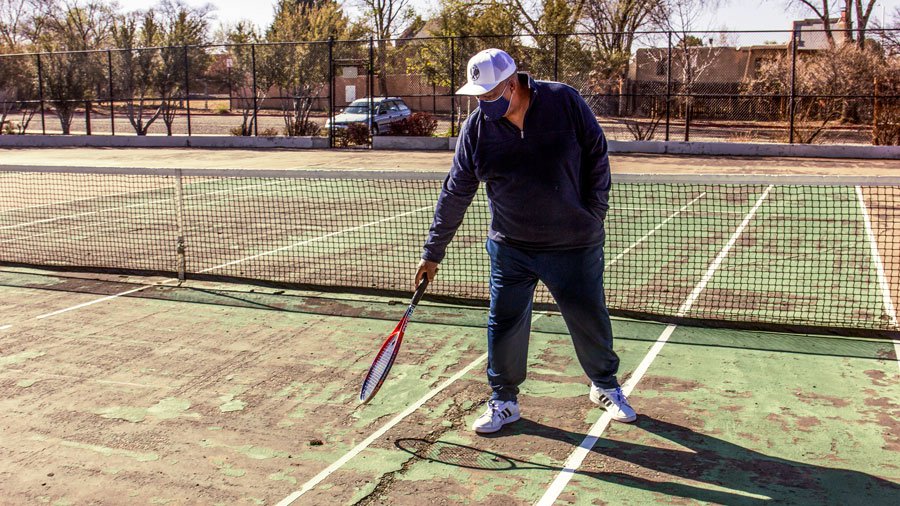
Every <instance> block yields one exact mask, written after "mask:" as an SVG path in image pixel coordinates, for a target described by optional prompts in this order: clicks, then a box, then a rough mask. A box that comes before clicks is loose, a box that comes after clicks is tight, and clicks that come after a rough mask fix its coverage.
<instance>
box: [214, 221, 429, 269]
mask: <svg viewBox="0 0 900 506" xmlns="http://www.w3.org/2000/svg"><path fill="white" fill-rule="evenodd" d="M426 209H433V207H432V206H425V207H420V208H418V209H413V210H412V211H407V212H405V213H400V214H395V215H394V216H390V217H388V218H382V219H380V220H376V221H371V222H369V223H366V224H365V225H359V226H356V227H350V228H345V229H343V230H338V231H336V232H331V233H328V234H325V235H321V236H319V237H316V238H313V239H307V240H305V241H300V242H296V243H294V244H289V245H287V246H282V247H280V248H276V249H273V250H270V251H266V252H264V253H258V254H256V255H250V256H248V257H244V258H241V259H239V260H232V261H230V262H225V263H224V264H220V265H216V266H215V267H207V268H206V269H202V270H199V271H197V274H203V273H205V272H209V271H214V270H216V269H222V268H223V267H228V266H229V265H234V264H239V263H241V262H246V261H247V260H253V259H256V258H259V257H264V256H267V255H272V254H275V253H278V252H279V251H284V250H287V249H291V248H296V247H297V246H304V245H306V244H309V243H312V242H317V241H321V240H324V239H328V238H329V237H334V236H336V235H340V234H345V233H347V232H355V231H357V230H361V229H364V228H366V227H371V226H373V225H377V224H379V223H384V222H386V221H391V220H396V219H397V218H402V217H403V216H409V215H410V214H415V213H418V212H422V211H424V210H426Z"/></svg>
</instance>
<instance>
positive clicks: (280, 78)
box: [266, 0, 350, 136]
mask: <svg viewBox="0 0 900 506" xmlns="http://www.w3.org/2000/svg"><path fill="white" fill-rule="evenodd" d="M349 24H350V23H349V20H348V19H347V18H346V17H345V15H344V13H343V12H342V11H341V9H340V6H339V5H338V4H337V3H336V2H334V1H333V0H316V1H310V2H309V3H298V2H296V0H282V1H281V2H280V3H279V4H278V6H277V7H276V10H275V19H274V20H273V21H272V25H271V26H269V29H268V31H267V35H266V39H267V40H268V41H269V42H286V43H287V42H292V41H321V40H324V39H327V38H328V37H335V38H338V39H340V38H342V37H344V36H345V35H346V34H347V30H348V27H349ZM273 50H274V54H272V55H271V56H272V57H273V58H275V59H276V60H277V61H280V62H281V67H282V69H283V72H279V73H278V74H277V85H278V87H279V89H280V95H281V102H282V108H281V110H282V113H283V114H282V118H283V119H284V133H285V135H288V136H298V135H316V134H318V133H319V130H320V128H319V125H318V124H317V123H315V122H313V121H311V120H310V115H311V113H312V106H313V102H314V98H315V97H316V96H318V95H319V93H320V92H321V90H322V89H323V88H324V87H325V86H326V84H327V83H328V46H326V45H325V44H323V43H312V44H283V45H278V46H275V47H274V48H273Z"/></svg>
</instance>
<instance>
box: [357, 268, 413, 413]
mask: <svg viewBox="0 0 900 506" xmlns="http://www.w3.org/2000/svg"><path fill="white" fill-rule="evenodd" d="M426 287H428V276H422V281H420V282H419V286H418V287H417V288H416V293H415V294H413V298H412V302H410V303H409V307H408V308H407V309H406V314H404V315H403V318H401V319H400V323H398V324H397V326H396V327H394V331H393V332H391V335H389V336H388V337H387V339H385V340H384V344H382V345H381V349H380V350H378V355H375V361H374V362H372V367H370V368H369V372H368V373H366V379H365V380H363V384H362V390H360V392H359V401H360V402H361V403H363V404H365V403H367V402H369V401H370V400H372V397H375V394H376V393H378V389H379V388H381V384H382V383H384V379H385V378H387V375H388V373H389V372H390V371H391V366H392V365H394V359H395V358H397V353H398V352H399V351H400V343H402V342H403V332H404V331H406V325H407V324H408V323H409V319H410V317H411V316H412V314H413V311H415V310H416V305H417V304H418V303H419V301H420V300H422V295H424V294H425V288H426Z"/></svg>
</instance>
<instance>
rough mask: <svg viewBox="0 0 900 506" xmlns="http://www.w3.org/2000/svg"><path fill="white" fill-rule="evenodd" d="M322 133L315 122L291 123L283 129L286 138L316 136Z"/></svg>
mask: <svg viewBox="0 0 900 506" xmlns="http://www.w3.org/2000/svg"><path fill="white" fill-rule="evenodd" d="M321 131H322V127H320V126H319V124H318V123H316V122H315V121H303V122H297V123H292V124H291V126H290V127H286V128H285V129H284V135H286V136H288V137H299V136H307V135H308V136H316V135H319V132H321Z"/></svg>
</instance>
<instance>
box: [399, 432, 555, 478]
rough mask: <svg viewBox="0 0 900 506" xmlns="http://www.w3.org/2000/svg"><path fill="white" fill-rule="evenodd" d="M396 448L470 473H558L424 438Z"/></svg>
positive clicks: (402, 441)
mask: <svg viewBox="0 0 900 506" xmlns="http://www.w3.org/2000/svg"><path fill="white" fill-rule="evenodd" d="M394 446H396V447H397V448H399V449H400V450H403V451H404V452H406V453H409V454H411V455H413V456H415V457H417V458H419V459H421V460H425V461H429V462H437V463H440V464H447V465H451V466H456V467H464V468H467V469H479V470H483V471H512V470H522V469H545V470H552V471H559V470H561V469H562V468H561V467H558V466H548V465H544V464H538V463H537V462H529V461H527V460H520V459H516V458H512V457H507V456H505V455H501V454H499V453H495V452H492V451H488V450H481V449H478V448H473V447H471V446H466V445H462V444H458V443H450V442H448V441H441V440H437V441H428V440H427V439H422V438H400V439H397V440H396V441H394Z"/></svg>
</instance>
